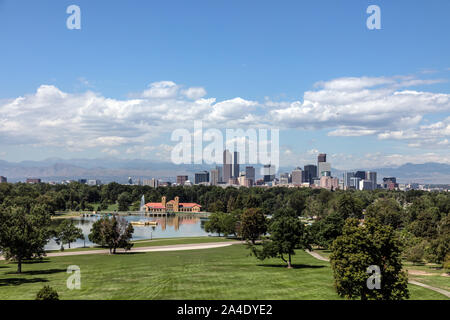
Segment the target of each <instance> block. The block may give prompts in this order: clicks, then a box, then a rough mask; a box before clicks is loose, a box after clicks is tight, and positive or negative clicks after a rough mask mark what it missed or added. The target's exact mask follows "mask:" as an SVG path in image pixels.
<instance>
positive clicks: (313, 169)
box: [303, 164, 317, 184]
mask: <svg viewBox="0 0 450 320" xmlns="http://www.w3.org/2000/svg"><path fill="white" fill-rule="evenodd" d="M304 168H305V171H304V172H303V182H309V183H310V184H313V183H314V181H313V180H314V178H315V177H317V166H316V165H313V164H308V165H306V166H305V167H304Z"/></svg>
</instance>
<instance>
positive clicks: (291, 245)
mask: <svg viewBox="0 0 450 320" xmlns="http://www.w3.org/2000/svg"><path fill="white" fill-rule="evenodd" d="M289 212H290V211H289V210H286V212H285V213H284V214H283V213H282V212H278V213H277V214H276V215H274V217H273V218H272V221H271V222H270V224H269V228H268V231H269V234H270V238H269V240H264V241H263V242H262V244H261V248H260V249H259V248H258V246H255V245H252V246H250V249H251V250H252V254H254V255H255V256H256V257H257V258H258V259H260V260H264V259H267V258H280V259H281V260H283V261H284V262H285V263H287V267H288V268H292V263H291V262H292V261H291V258H292V256H293V255H295V249H311V246H310V240H309V236H308V234H307V232H306V229H305V227H304V225H303V223H302V222H301V221H300V219H299V218H298V217H296V216H295V215H296V212H295V211H293V213H291V214H289ZM284 255H287V256H288V258H287V260H286V259H285V258H284Z"/></svg>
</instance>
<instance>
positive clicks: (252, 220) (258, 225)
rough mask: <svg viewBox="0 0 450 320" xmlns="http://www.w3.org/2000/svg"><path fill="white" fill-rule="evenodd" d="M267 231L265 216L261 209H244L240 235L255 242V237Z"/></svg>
mask: <svg viewBox="0 0 450 320" xmlns="http://www.w3.org/2000/svg"><path fill="white" fill-rule="evenodd" d="M266 231H267V222H266V217H265V216H264V214H263V212H262V210H261V209H257V208H249V209H245V211H244V213H243V214H242V217H241V237H242V239H245V240H251V242H252V243H253V244H255V241H256V239H258V238H259V237H260V235H262V234H265V233H266Z"/></svg>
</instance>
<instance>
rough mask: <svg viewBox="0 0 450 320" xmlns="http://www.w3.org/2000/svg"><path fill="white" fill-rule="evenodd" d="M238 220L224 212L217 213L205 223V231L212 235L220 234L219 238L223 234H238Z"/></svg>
mask: <svg viewBox="0 0 450 320" xmlns="http://www.w3.org/2000/svg"><path fill="white" fill-rule="evenodd" d="M236 223H237V220H236V219H235V217H234V216H233V215H232V214H229V213H224V212H215V213H213V214H211V215H210V216H209V219H208V221H206V223H205V231H206V232H210V233H218V234H219V237H220V235H221V234H222V233H223V234H235V233H236Z"/></svg>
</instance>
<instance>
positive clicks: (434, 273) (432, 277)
mask: <svg viewBox="0 0 450 320" xmlns="http://www.w3.org/2000/svg"><path fill="white" fill-rule="evenodd" d="M403 265H404V267H405V269H407V270H408V273H409V279H411V280H416V281H418V282H422V283H425V284H428V285H430V286H433V287H437V288H440V289H444V290H447V291H450V275H447V274H446V273H445V272H444V270H443V269H442V268H441V267H440V266H438V265H435V264H427V265H417V264H413V263H411V262H403Z"/></svg>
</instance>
